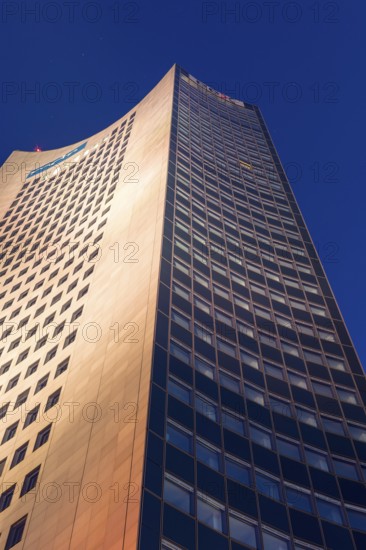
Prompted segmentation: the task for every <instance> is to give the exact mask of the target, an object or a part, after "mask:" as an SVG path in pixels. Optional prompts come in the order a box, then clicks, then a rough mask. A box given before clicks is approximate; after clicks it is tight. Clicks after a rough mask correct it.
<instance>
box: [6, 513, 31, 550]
mask: <svg viewBox="0 0 366 550" xmlns="http://www.w3.org/2000/svg"><path fill="white" fill-rule="evenodd" d="M26 521H27V516H24V517H22V518H21V519H20V520H18V521H17V522H16V523H13V525H12V526H11V527H10V531H9V535H8V538H7V540H6V544H5V548H4V550H9V548H13V546H15V545H16V544H18V542H20V541H21V540H22V536H23V531H24V527H25V523H26Z"/></svg>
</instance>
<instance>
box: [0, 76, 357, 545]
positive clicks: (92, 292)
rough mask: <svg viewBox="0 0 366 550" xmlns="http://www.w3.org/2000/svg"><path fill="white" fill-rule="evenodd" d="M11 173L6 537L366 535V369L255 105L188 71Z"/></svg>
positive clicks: (6, 187) (4, 213) (6, 245)
mask: <svg viewBox="0 0 366 550" xmlns="http://www.w3.org/2000/svg"><path fill="white" fill-rule="evenodd" d="M1 177H2V189H1V192H0V219H1V220H2V221H1V222H0V224H1V225H0V227H1V246H2V248H1V266H0V269H1V271H0V276H1V281H2V287H1V296H0V298H1V303H0V307H1V327H2V341H1V355H0V386H1V402H0V416H1V419H2V424H1V433H0V474H1V478H0V479H1V482H2V486H1V495H0V524H1V528H0V532H1V537H0V549H1V550H2V549H6V550H8V549H10V548H16V549H17V548H19V549H20V548H26V549H27V550H28V549H32V550H33V549H47V550H48V549H60V550H61V549H62V550H63V549H66V548H72V549H80V548H83V549H108V550H109V549H113V550H114V549H123V550H130V549H139V550H150V549H151V550H155V549H156V550H187V549H188V550H193V549H196V548H197V549H199V550H206V549H207V550H208V549H212V548H214V549H215V550H216V549H217V550H240V549H248V548H252V549H257V548H258V549H261V550H262V549H263V550H272V549H273V550H305V549H308V548H310V549H313V550H320V549H322V548H329V549H334V550H338V549H340V550H341V549H342V550H344V549H345V548H347V549H357V550H358V549H364V548H365V547H366V513H365V505H366V489H365V481H366V431H365V427H366V414H365V400H366V396H365V388H366V379H365V375H364V373H363V370H362V367H361V365H360V363H359V360H358V358H357V355H356V352H355V350H354V346H353V344H352V342H351V339H350V337H349V334H348V332H347V329H346V327H345V324H344V321H343V319H342V316H341V314H340V312H339V309H338V306H337V304H336V302H335V299H334V296H333V294H332V291H331V289H330V287H329V283H328V281H327V279H326V276H325V273H324V270H323V268H322V266H321V263H320V261H319V258H318V255H317V252H316V250H315V247H314V245H313V243H312V241H311V238H310V236H309V233H308V230H307V228H306V226H305V223H304V220H303V218H302V215H301V213H300V211H299V208H298V206H297V204H296V201H295V199H294V196H293V193H292V191H291V189H290V186H289V184H288V181H287V179H286V176H285V174H284V171H283V169H282V167H281V164H280V161H279V158H278V156H277V153H276V151H275V149H274V146H273V144H272V141H271V138H270V136H269V133H268V131H267V129H266V126H265V124H264V121H263V118H262V116H261V114H260V111H259V109H258V108H257V107H255V106H252V105H248V104H244V103H243V102H241V101H237V100H234V99H230V98H229V97H227V96H224V95H223V94H220V93H218V92H216V91H214V90H212V89H211V88H209V87H208V86H206V85H204V84H203V83H201V82H199V81H197V80H196V79H195V78H194V77H192V76H191V75H189V74H188V73H187V72H185V71H184V70H183V69H181V68H179V67H177V66H174V67H173V68H172V69H171V70H170V71H169V72H168V73H167V74H166V75H165V77H164V78H163V79H162V80H161V81H160V82H159V84H158V85H157V86H156V87H155V88H154V89H153V90H152V91H151V92H150V94H148V95H147V96H146V98H145V99H143V100H142V101H141V102H140V103H139V104H138V105H137V106H136V107H135V108H134V109H132V110H131V112H129V113H128V114H127V115H126V116H124V117H123V118H122V119H121V120H119V121H118V122H116V123H115V124H112V125H111V126H110V127H109V128H107V129H106V130H104V131H102V132H100V133H99V134H96V135H95V136H92V137H90V138H88V139H84V140H83V141H81V142H79V143H76V144H74V145H71V146H69V147H64V148H62V149H58V150H55V151H45V152H33V153H24V152H19V151H16V152H14V153H13V154H12V155H11V156H10V157H9V159H8V160H7V162H6V163H5V164H4V166H3V168H2V176H1Z"/></svg>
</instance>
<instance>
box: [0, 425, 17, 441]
mask: <svg viewBox="0 0 366 550" xmlns="http://www.w3.org/2000/svg"><path fill="white" fill-rule="evenodd" d="M18 424H19V421H18V422H15V423H14V424H12V425H11V426H9V427H8V428H6V430H5V433H4V437H3V440H2V442H1V444H3V443H5V442H6V441H9V439H12V437H14V436H15V432H16V431H17V427H18Z"/></svg>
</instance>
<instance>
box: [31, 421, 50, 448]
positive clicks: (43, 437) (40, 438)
mask: <svg viewBox="0 0 366 550" xmlns="http://www.w3.org/2000/svg"><path fill="white" fill-rule="evenodd" d="M51 427H52V424H49V425H48V426H46V427H45V428H43V430H41V431H40V432H39V433H38V435H37V439H36V442H35V444H34V449H33V451H35V450H36V449H38V447H41V446H42V445H44V444H45V443H47V441H48V438H49V436H50V431H51Z"/></svg>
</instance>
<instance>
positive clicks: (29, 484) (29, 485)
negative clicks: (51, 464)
mask: <svg viewBox="0 0 366 550" xmlns="http://www.w3.org/2000/svg"><path fill="white" fill-rule="evenodd" d="M40 469H41V466H37V468H34V470H32V471H31V472H29V474H27V475H26V476H25V478H24V483H23V486H22V490H21V491H20V496H21V497H22V496H23V495H25V494H26V493H29V491H31V490H32V489H33V488H34V487H35V486H36V483H37V479H38V475H39V471H40Z"/></svg>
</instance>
